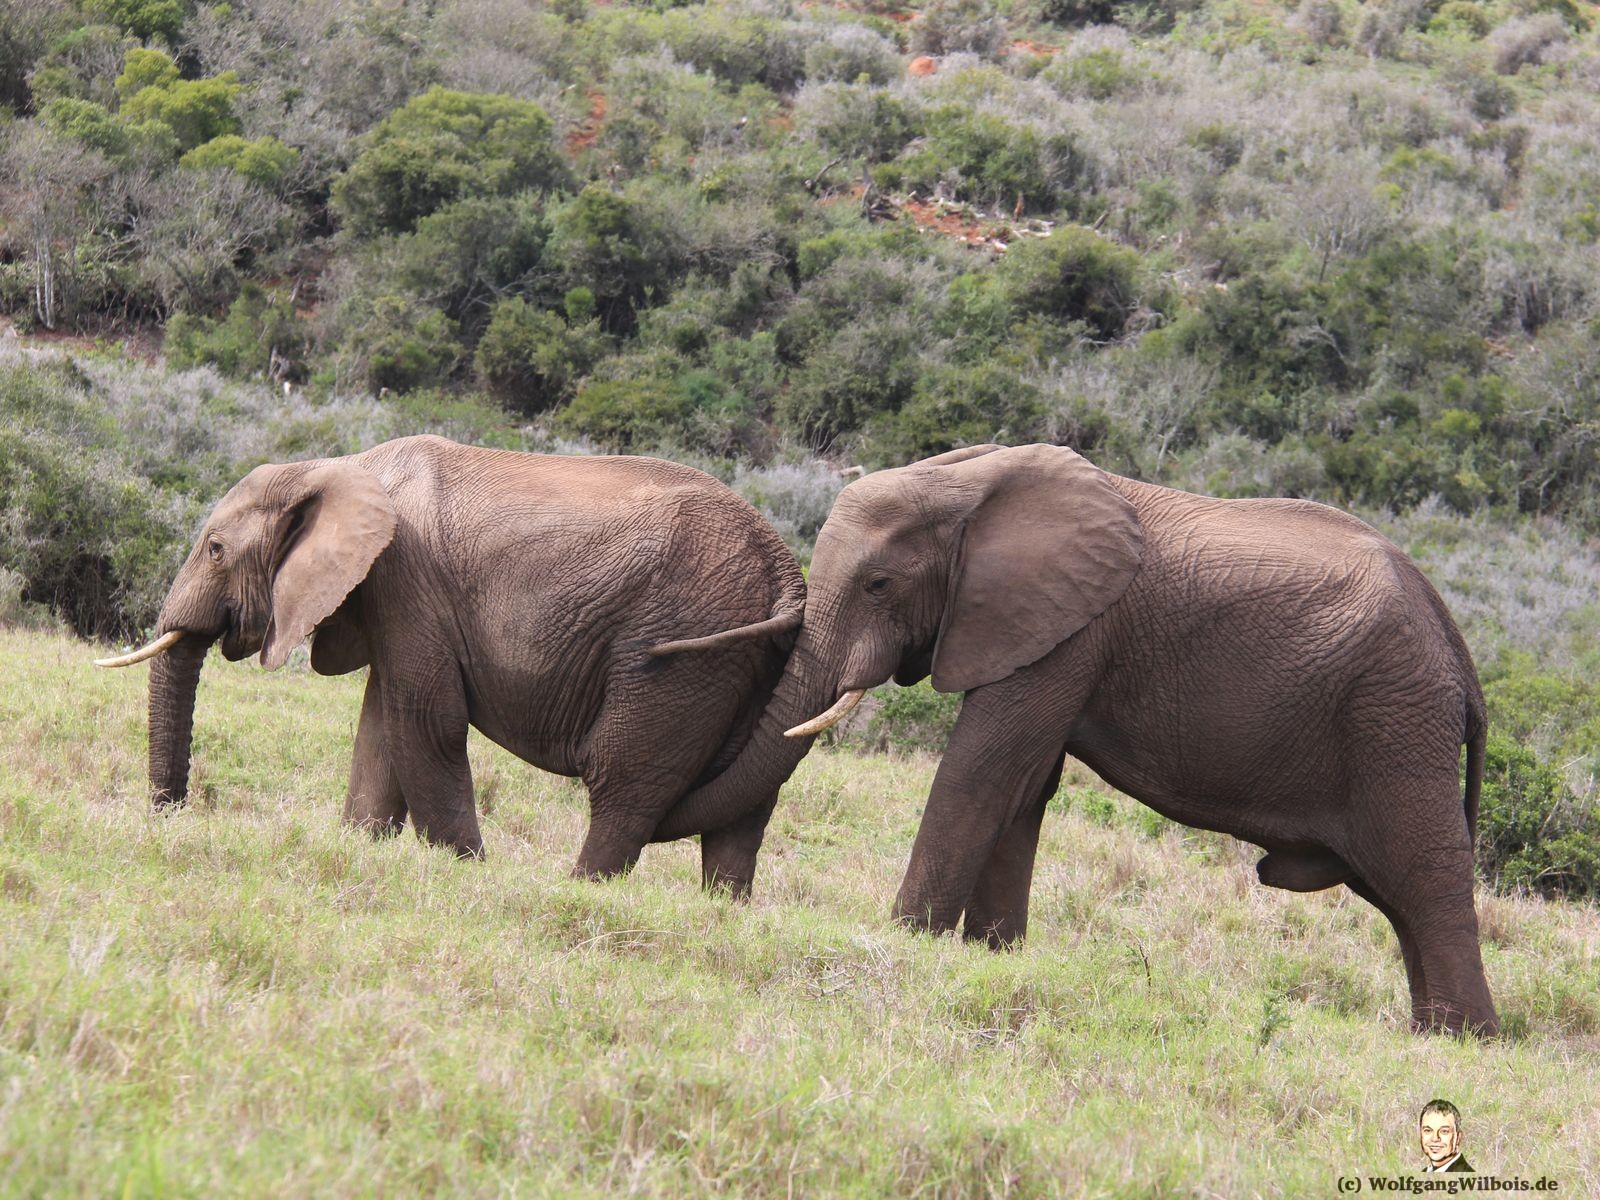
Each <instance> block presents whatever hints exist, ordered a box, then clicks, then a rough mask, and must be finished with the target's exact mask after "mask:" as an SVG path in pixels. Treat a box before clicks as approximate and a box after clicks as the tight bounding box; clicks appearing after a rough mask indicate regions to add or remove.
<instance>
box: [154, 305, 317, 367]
mask: <svg viewBox="0 0 1600 1200" xmlns="http://www.w3.org/2000/svg"><path fill="white" fill-rule="evenodd" d="M309 342H310V334H309V331H308V330H307V329H306V327H305V322H304V321H302V320H301V319H300V318H299V317H298V316H297V315H296V314H295V311H294V306H293V305H292V304H291V303H290V302H289V298H288V297H287V296H280V295H273V294H271V293H268V292H266V291H265V290H263V289H262V288H260V287H258V286H257V285H256V284H253V283H247V284H245V285H244V287H243V288H241V289H240V291H239V295H238V297H237V299H235V300H234V302H233V303H232V304H231V305H230V306H229V308H228V312H227V315H226V316H225V317H223V318H222V319H220V320H208V319H206V318H205V317H200V316H196V315H194V314H191V313H186V312H178V313H174V314H173V316H172V318H171V320H169V321H168V322H167V336H166V341H165V344H164V350H165V352H166V356H167V361H168V362H170V363H171V364H172V365H173V366H174V367H179V368H183V367H193V366H198V365H200V364H201V363H212V364H214V365H215V366H216V367H217V369H218V370H220V371H221V372H222V373H223V374H224V375H232V376H235V377H242V376H249V375H271V376H272V378H274V379H279V380H282V379H290V380H301V379H304V378H305V375H306V367H305V358H306V351H307V348H308V346H309Z"/></svg>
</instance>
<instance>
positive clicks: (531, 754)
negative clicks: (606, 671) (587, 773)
mask: <svg viewBox="0 0 1600 1200" xmlns="http://www.w3.org/2000/svg"><path fill="white" fill-rule="evenodd" d="M589 690H590V689H588V688H586V687H584V686H581V685H574V684H573V683H571V682H569V681H566V680H563V679H559V678H556V679H546V678H539V679H508V678H497V679H486V680H482V681H479V683H478V685H477V686H474V685H473V684H471V683H469V685H468V688H467V719H468V720H469V721H470V722H471V724H472V727H473V728H474V729H476V730H477V731H478V732H479V733H481V734H483V736H484V737H486V738H488V739H489V740H490V741H491V742H493V743H494V744H495V745H497V746H499V747H500V748H501V749H502V750H506V751H509V752H510V753H512V754H514V755H516V756H517V757H518V758H520V759H522V761H523V762H526V763H530V764H532V765H533V766H535V767H538V768H539V769H540V770H541V771H549V772H550V773H551V774H554V775H566V776H576V775H579V774H581V773H582V761H581V751H582V747H583V744H584V742H585V740H586V739H587V738H588V736H589V731H590V729H592V728H593V726H594V723H595V721H596V720H597V719H598V717H599V713H600V707H601V705H600V700H601V697H594V698H591V697H590V696H589V695H588V694H587V693H588V691H589Z"/></svg>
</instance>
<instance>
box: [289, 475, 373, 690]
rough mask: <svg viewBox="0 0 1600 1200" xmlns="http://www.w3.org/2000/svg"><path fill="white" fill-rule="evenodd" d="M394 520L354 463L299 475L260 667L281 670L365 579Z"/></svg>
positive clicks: (290, 507)
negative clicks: (290, 654)
mask: <svg viewBox="0 0 1600 1200" xmlns="http://www.w3.org/2000/svg"><path fill="white" fill-rule="evenodd" d="M395 519H396V518H395V511H394V505H392V504H390V503H389V495H388V493H387V492H385V491H384V490H383V485H382V484H381V483H379V482H378V478H377V476H376V475H374V474H373V473H372V472H371V471H368V470H367V469H366V468H365V467H363V466H361V465H359V464H358V463H356V462H354V461H352V460H350V459H348V458H343V459H341V458H334V459H329V460H327V461H326V462H321V463H317V464H315V465H314V466H312V467H310V468H309V469H307V470H306V471H305V473H304V474H303V475H302V476H301V477H300V479H299V481H298V487H297V489H296V490H295V491H294V492H293V493H292V494H291V495H290V497H289V500H288V503H287V504H286V506H285V525H284V530H283V534H282V537H283V544H282V545H281V546H280V548H279V550H278V554H277V565H276V567H275V568H274V570H273V575H272V619H271V620H270V621H269V622H268V623H267V636H266V640H265V642H263V644H262V646H261V665H262V666H264V667H266V668H267V669H268V670H269V671H272V670H276V669H277V668H279V667H281V666H283V664H284V662H285V660H287V659H288V657H289V652H290V651H291V650H293V649H294V648H295V647H296V646H298V645H299V644H300V643H301V642H303V641H305V640H306V638H307V636H309V635H310V633H311V631H312V630H313V629H315V628H316V627H317V625H318V624H319V623H320V622H322V621H324V620H326V619H327V618H328V617H329V616H331V615H332V614H333V613H334V611H335V610H336V609H338V607H339V605H340V604H342V603H343V602H344V598H345V597H346V596H348V595H349V594H350V593H351V591H352V590H354V588H355V586H356V585H357V584H359V583H360V582H361V581H362V580H363V579H365V578H366V577H367V572H368V571H369V570H370V569H371V568H372V563H373V560H374V559H376V558H377V557H378V555H379V554H380V553H382V552H383V548H384V547H385V546H387V545H388V544H389V542H390V540H391V539H392V538H393V537H394V529H395Z"/></svg>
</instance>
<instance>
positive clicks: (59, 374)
mask: <svg viewBox="0 0 1600 1200" xmlns="http://www.w3.org/2000/svg"><path fill="white" fill-rule="evenodd" d="M117 440H118V439H117V430H116V428H115V426H114V425H113V424H112V423H111V422H110V421H109V420H108V419H107V418H106V417H105V415H104V414H102V413H100V412H98V411H96V409H95V407H94V405H93V404H92V403H90V401H89V398H88V396H87V395H86V393H85V390H84V387H83V381H82V379H81V377H79V376H77V375H76V373H75V372H74V370H73V368H72V367H71V366H70V365H65V364H63V365H47V366H28V367H25V368H20V369H19V368H18V367H9V368H7V367H5V366H3V365H0V560H3V561H4V562H5V563H6V565H7V567H8V569H10V570H11V571H13V572H15V573H16V574H18V575H20V576H21V577H22V578H23V580H24V586H23V591H22V599H23V600H24V601H28V602H32V603H37V604H43V605H47V606H48V607H49V608H51V609H52V610H53V611H54V612H55V613H56V614H57V615H59V616H60V617H61V618H62V619H63V620H65V621H66V622H67V623H68V624H69V625H70V626H71V627H72V628H73V630H74V631H76V632H77V633H79V634H81V635H83V636H85V637H101V638H122V637H131V636H134V635H135V634H137V632H138V631H139V630H140V629H142V628H143V627H145V626H146V625H148V624H149V623H150V622H151V621H152V620H153V619H154V617H155V614H156V610H157V608H159V606H160V602H161V598H162V596H163V595H165V592H166V585H167V583H168V581H169V579H170V575H171V572H172V571H173V570H174V569H175V568H176V565H177V562H178V561H179V560H180V559H181V557H182V554H181V551H175V547H177V546H179V545H180V544H181V541H182V540H183V539H184V537H185V535H186V532H187V531H186V529H185V524H186V521H187V518H188V516H189V513H188V512H187V511H186V510H185V509H184V507H183V506H181V505H178V504H174V503H172V502H171V501H170V500H169V499H168V498H167V497H166V496H164V495H163V494H162V493H161V492H160V490H159V489H158V488H156V487H154V486H152V485H151V484H150V483H149V481H147V480H145V479H142V478H140V477H139V476H138V475H137V474H136V473H134V472H132V471H130V470H129V469H128V467H127V465H126V464H125V463H124V462H123V461H122V460H121V457H120V455H119V454H118V453H117Z"/></svg>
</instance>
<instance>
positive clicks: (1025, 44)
mask: <svg viewBox="0 0 1600 1200" xmlns="http://www.w3.org/2000/svg"><path fill="white" fill-rule="evenodd" d="M1010 51H1011V53H1013V54H1037V55H1039V56H1041V57H1043V58H1049V57H1050V56H1051V55H1053V54H1060V53H1061V47H1060V46H1051V45H1047V44H1046V43H1044V42H1030V41H1028V40H1027V39H1026V38H1018V39H1017V40H1016V41H1014V42H1012V43H1011V46H1010Z"/></svg>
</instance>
